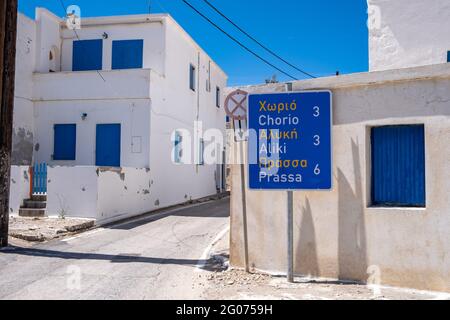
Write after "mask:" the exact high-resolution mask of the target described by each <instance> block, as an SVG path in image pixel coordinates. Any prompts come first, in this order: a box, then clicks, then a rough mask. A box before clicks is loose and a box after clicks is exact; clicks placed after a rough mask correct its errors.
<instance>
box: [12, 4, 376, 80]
mask: <svg viewBox="0 0 450 320" xmlns="http://www.w3.org/2000/svg"><path fill="white" fill-rule="evenodd" d="M60 1H61V0H19V10H20V11H21V12H23V13H25V14H26V15H28V16H30V17H34V9H35V8H36V7H45V8H47V9H49V10H51V11H52V12H54V13H55V14H57V15H58V16H64V11H63V9H62V6H61V3H60ZM62 1H63V3H64V4H65V5H66V6H67V5H71V4H75V5H78V6H80V8H81V10H82V17H83V16H84V17H94V16H104V15H105V16H107V15H123V14H139V13H148V11H149V4H151V12H152V13H162V12H168V13H170V14H171V15H172V16H173V17H174V18H175V19H176V20H177V21H178V23H180V24H181V26H182V27H183V28H184V29H185V30H186V31H187V32H188V33H190V34H191V36H192V37H193V38H194V39H195V40H196V41H197V42H198V43H199V45H200V46H202V47H203V48H204V49H205V51H206V52H208V54H209V55H210V56H211V57H212V58H213V59H214V60H215V61H216V62H217V63H218V64H219V65H220V66H221V67H222V68H223V69H224V70H225V71H226V72H227V74H228V75H229V85H243V84H257V83H262V82H264V80H265V79H267V78H270V77H271V76H272V75H274V74H276V75H277V78H278V80H280V81H287V80H289V78H287V77H286V76H284V75H282V74H280V72H278V71H276V70H274V69H272V68H271V67H269V66H267V65H265V64H264V63H263V62H261V61H259V60H258V59H256V58H255V57H254V56H252V55H251V54H249V53H247V52H246V51H244V50H243V49H242V48H240V47H239V46H238V45H236V44H235V43H234V42H232V41H231V40H230V39H228V38H227V37H226V36H225V35H223V34H222V33H220V32H219V31H218V30H216V29H215V28H214V27H213V26H211V25H210V24H208V22H206V21H204V20H203V18H201V17H200V16H198V15H197V14H196V13H195V12H194V11H192V9H190V8H189V7H187V6H186V5H185V4H184V3H183V2H182V1H181V0H128V1H125V0H62ZM209 1H210V2H211V3H212V4H214V5H215V6H216V7H217V8H218V9H220V10H221V11H222V12H223V13H225V14H226V15H227V16H228V17H229V18H230V19H231V20H233V21H234V22H236V23H237V24H238V25H240V26H241V27H242V28H243V29H244V30H246V31H247V32H248V33H250V34H251V35H253V36H254V37H255V38H256V39H258V40H259V41H261V42H262V43H263V44H265V45H266V46H267V47H269V48H270V49H272V50H273V51H275V52H276V53H278V54H279V55H280V56H281V57H283V58H285V59H286V60H288V61H289V62H291V63H292V64H294V65H296V66H298V67H300V68H301V69H304V70H305V71H307V72H309V73H312V74H314V75H316V76H325V75H331V74H334V73H335V72H336V70H339V71H340V72H341V73H342V74H344V73H354V72H364V71H367V69H368V36H367V32H368V31H367V27H366V20H367V13H366V11H367V4H366V0H339V1H336V0H314V1H311V0H281V1H280V0H279V1H275V0H209ZM189 2H190V3H191V4H193V5H194V6H195V7H197V8H198V9H199V10H201V11H202V12H204V13H205V14H206V15H208V16H209V17H210V18H211V19H212V20H213V21H215V22H216V23H218V24H219V25H220V26H221V27H223V28H224V29H225V30H226V31H228V32H229V33H230V34H232V35H233V36H234V37H236V38H238V39H239V40H241V41H242V42H243V43H244V44H245V45H247V46H248V47H249V48H251V49H252V50H254V51H256V52H257V53H258V54H259V55H261V56H263V57H264V58H266V59H267V60H269V61H271V62H272V63H274V64H276V65H277V66H279V67H280V68H281V69H283V70H285V71H286V72H288V73H290V74H292V75H293V76H295V77H296V78H299V79H303V78H304V76H303V75H302V74H300V73H299V72H298V71H296V70H294V69H292V68H290V67H289V66H286V65H285V64H283V63H282V62H280V61H279V60H277V59H276V58H275V57H273V56H271V55H270V54H268V53H266V52H265V51H264V50H263V49H262V48H260V47H259V46H258V45H256V44H255V43H253V42H252V41H251V40H250V39H248V38H246V37H245V36H244V35H243V34H241V33H240V32H239V31H238V30H236V29H235V28H234V27H233V26H232V25H230V24H229V23H228V22H226V21H225V20H224V19H223V18H221V17H220V16H218V15H217V14H216V13H215V12H214V11H212V10H211V9H210V8H209V7H208V6H207V5H206V4H205V3H204V2H203V0H189Z"/></svg>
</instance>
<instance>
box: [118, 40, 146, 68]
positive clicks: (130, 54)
mask: <svg viewBox="0 0 450 320" xmlns="http://www.w3.org/2000/svg"><path fill="white" fill-rule="evenodd" d="M112 46H113V47H112V69H113V70H114V69H140V68H142V65H143V50H144V40H120V41H113V44H112Z"/></svg>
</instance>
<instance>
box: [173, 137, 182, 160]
mask: <svg viewBox="0 0 450 320" xmlns="http://www.w3.org/2000/svg"><path fill="white" fill-rule="evenodd" d="M173 152H174V155H173V160H174V161H175V163H180V162H181V135H180V133H179V132H178V131H176V132H175V141H174V148H173Z"/></svg>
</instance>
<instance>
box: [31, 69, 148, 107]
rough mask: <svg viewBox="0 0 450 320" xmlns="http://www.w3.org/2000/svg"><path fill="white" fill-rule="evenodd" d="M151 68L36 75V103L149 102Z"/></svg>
mask: <svg viewBox="0 0 450 320" xmlns="http://www.w3.org/2000/svg"><path fill="white" fill-rule="evenodd" d="M152 73H153V72H152V71H151V70H150V69H127V70H109V71H103V70H102V71H79V72H55V73H34V74H33V83H34V87H33V98H34V99H33V100H35V101H60V100H106V99H149V98H150V78H151V75H152Z"/></svg>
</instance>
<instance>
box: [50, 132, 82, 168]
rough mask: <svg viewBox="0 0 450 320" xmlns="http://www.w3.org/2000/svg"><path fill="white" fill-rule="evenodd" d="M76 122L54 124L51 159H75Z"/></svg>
mask: <svg viewBox="0 0 450 320" xmlns="http://www.w3.org/2000/svg"><path fill="white" fill-rule="evenodd" d="M76 136H77V126H76V124H55V125H54V144H53V148H54V149H53V160H75V151H76V141H77V138H76Z"/></svg>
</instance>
